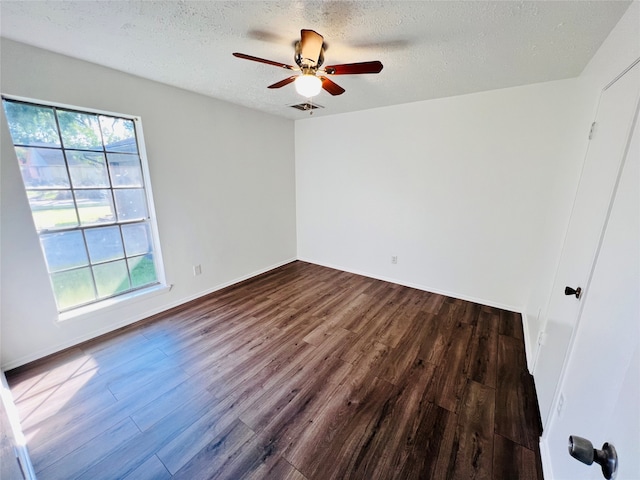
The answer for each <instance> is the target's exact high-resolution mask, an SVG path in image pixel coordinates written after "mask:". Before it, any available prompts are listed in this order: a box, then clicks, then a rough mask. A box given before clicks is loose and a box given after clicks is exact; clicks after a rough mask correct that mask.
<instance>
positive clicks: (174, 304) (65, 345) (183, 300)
mask: <svg viewBox="0 0 640 480" xmlns="http://www.w3.org/2000/svg"><path fill="white" fill-rule="evenodd" d="M295 260H296V259H295V258H290V259H287V260H284V261H282V262H278V263H276V264H274V265H270V266H268V267H265V268H262V269H260V270H256V271H254V272H251V273H248V274H246V275H242V276H241V277H237V278H235V279H233V280H230V281H228V282H225V283H221V284H219V285H216V286H215V287H212V288H209V289H207V290H203V291H201V292H199V293H196V294H194V295H190V296H188V297H185V298H181V299H180V300H177V301H174V302H171V303H168V304H165V305H161V306H159V307H155V308H152V309H150V310H147V311H146V312H143V313H140V314H138V315H136V316H134V317H131V318H128V319H126V320H124V321H122V322H119V323H115V324H112V325H109V326H108V327H106V328H101V329H98V330H94V331H93V332H90V333H87V334H85V335H81V336H79V337H76V338H73V339H71V340H68V341H66V342H62V343H59V344H57V345H55V346H52V347H48V348H45V349H42V350H39V351H37V352H34V353H30V354H29V355H24V356H22V357H20V358H18V359H15V360H12V361H10V362H7V363H6V364H4V365H2V369H3V370H11V369H12V368H16V367H20V366H22V365H25V364H27V363H30V362H33V361H35V360H38V359H40V358H43V357H46V356H47V355H52V354H54V353H57V352H59V351H61V350H64V349H65V348H70V347H73V346H74V345H78V344H80V343H82V342H86V341H87V340H91V339H92V338H96V337H99V336H100V335H104V334H106V333H109V332H112V331H114V330H117V329H119V328H122V327H126V326H127V325H131V324H133V323H136V322H139V321H140V320H144V319H145V318H149V317H151V316H153V315H157V314H158V313H162V312H165V311H167V310H170V309H172V308H175V307H178V306H180V305H183V304H185V303H188V302H191V301H193V300H196V299H198V298H200V297H204V296H205V295H209V294H210V293H213V292H217V291H218V290H222V289H223V288H227V287H230V286H231V285H235V284H236V283H240V282H243V281H245V280H248V279H249V278H253V277H256V276H258V275H261V274H263V273H266V272H268V271H270V270H273V269H275V268H278V267H281V266H283V265H286V264H287V263H291V262H294V261H295Z"/></svg>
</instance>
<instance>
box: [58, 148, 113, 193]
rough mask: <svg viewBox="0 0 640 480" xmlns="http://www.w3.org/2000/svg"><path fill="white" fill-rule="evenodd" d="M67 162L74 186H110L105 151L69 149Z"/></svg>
mask: <svg viewBox="0 0 640 480" xmlns="http://www.w3.org/2000/svg"><path fill="white" fill-rule="evenodd" d="M67 162H69V173H70V174H71V182H72V183H73V188H82V187H107V188H108V187H109V186H110V185H109V175H108V174H107V165H106V163H105V161H104V154H103V153H97V152H77V151H67Z"/></svg>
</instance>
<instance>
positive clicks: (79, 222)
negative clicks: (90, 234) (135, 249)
mask: <svg viewBox="0 0 640 480" xmlns="http://www.w3.org/2000/svg"><path fill="white" fill-rule="evenodd" d="M2 101H3V102H7V103H20V104H24V105H29V106H34V107H41V108H50V109H51V110H52V111H53V115H54V120H55V125H56V130H57V131H56V133H57V135H58V139H59V141H60V146H59V147H58V146H48V145H47V146H39V145H31V144H23V143H14V144H13V145H14V149H15V148H16V147H26V148H42V149H49V150H58V151H61V153H62V156H63V158H64V165H65V169H66V173H67V178H68V180H69V188H60V187H54V188H51V187H50V188H46V187H44V188H28V187H27V186H26V184H24V178H23V184H24V185H23V186H24V188H25V191H27V192H29V191H35V192H43V191H70V192H71V195H72V198H73V206H74V210H75V214H76V219H77V225H76V226H73V227H61V228H51V229H38V228H37V226H36V230H37V233H38V237H40V236H41V235H42V234H47V233H59V232H65V231H81V233H82V240H83V243H84V248H85V253H86V255H87V260H88V263H87V264H86V265H82V266H79V267H72V268H68V269H63V270H56V271H55V272H51V271H49V265H48V264H47V271H48V274H49V279H50V281H51V283H52V288H53V279H52V277H53V275H55V274H60V273H65V272H69V271H74V270H81V269H86V268H89V271H90V272H91V279H92V285H91V286H92V288H93V292H94V297H95V298H94V300H91V301H89V302H83V303H78V304H75V305H73V306H71V307H67V308H60V307H58V311H59V312H60V313H62V312H66V311H70V310H74V309H76V308H80V307H84V306H87V305H92V304H95V303H98V302H101V301H104V300H108V299H110V298H114V297H118V296H121V295H124V294H127V293H130V292H134V291H137V290H142V289H145V288H148V287H151V286H154V285H159V284H160V280H159V278H158V264H157V261H158V256H157V255H156V245H155V239H154V237H153V234H152V235H151V238H150V239H149V242H150V245H151V249H150V251H148V252H146V253H142V254H136V255H131V256H128V255H127V252H126V247H125V243H124V235H123V233H122V228H121V226H122V225H126V224H136V223H139V224H146V225H147V229H148V231H149V232H150V233H152V232H153V230H154V229H153V228H152V225H151V217H150V203H149V199H148V192H147V182H146V176H145V168H143V165H142V158H141V156H140V145H139V141H138V131H137V125H136V122H135V121H134V120H133V119H132V118H127V117H122V116H116V115H110V114H106V113H95V112H88V111H83V110H79V109H73V108H68V107H58V106H56V105H46V104H40V103H36V102H29V101H24V100H14V99H10V98H4V97H3V98H2ZM58 110H61V111H66V112H75V113H80V114H84V115H93V116H94V117H95V118H96V119H97V122H98V130H99V132H100V141H101V144H102V150H92V149H88V148H87V149H82V148H77V147H71V148H65V146H64V140H63V138H62V129H61V128H60V121H59V118H58ZM100 117H108V118H115V119H117V120H125V121H130V122H131V123H132V126H133V141H134V142H135V146H136V151H135V152H122V151H118V150H108V149H107V146H106V145H105V141H104V133H103V129H102V125H101V124H100V120H99V118H100ZM67 151H76V152H91V153H96V152H101V153H102V154H103V155H104V160H105V167H106V170H107V177H108V179H109V187H104V188H103V187H100V188H96V187H78V188H76V187H74V186H73V183H74V182H73V180H72V176H71V171H70V166H69V161H68V158H67ZM108 153H112V154H121V155H131V156H132V157H136V158H137V159H138V162H139V166H140V176H141V179H142V181H141V186H140V187H131V186H114V184H113V180H112V175H111V168H109V167H110V162H109V157H108V156H107V154H108ZM21 175H22V173H21ZM133 188H136V189H139V190H142V191H143V193H144V195H143V200H144V206H145V210H146V217H145V218H142V219H139V218H137V219H132V220H119V215H118V211H117V207H116V201H115V195H114V190H125V189H129V190H131V189H133ZM105 189H108V190H109V194H110V196H111V202H112V205H113V212H114V218H115V220H114V221H109V222H104V223H99V224H91V225H84V226H83V225H82V220H81V217H80V212H79V210H78V201H77V198H76V194H75V191H76V190H84V191H86V190H105ZM29 207H30V209H31V204H30V205H29ZM31 212H32V216H33V210H32V209H31ZM34 220H35V219H34ZM34 223H35V222H34ZM114 225H116V226H118V231H119V234H120V240H121V242H122V246H123V254H124V256H123V257H122V258H120V259H117V260H108V261H103V262H92V260H91V255H90V253H89V247H88V245H87V239H86V236H85V233H84V232H85V230H88V229H92V228H101V227H106V226H114ZM40 247H41V249H43V253H45V252H44V246H43V245H42V242H40ZM148 255H151V256H152V258H153V267H154V271H155V274H156V280H155V282H151V283H147V284H144V285H140V286H137V287H134V286H133V284H134V282H133V277H132V274H131V262H130V260H132V259H135V258H139V257H146V256H148ZM45 257H46V254H45ZM122 260H124V261H125V264H126V267H127V278H128V280H129V289H127V290H124V291H122V292H117V293H115V294H113V295H109V296H105V297H100V296H99V294H98V287H97V281H96V277H95V274H94V271H93V267H94V265H96V266H97V265H104V264H106V263H112V262H115V261H122ZM54 290H55V289H54ZM56 302H58V299H57V298H56Z"/></svg>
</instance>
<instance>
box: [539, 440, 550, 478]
mask: <svg viewBox="0 0 640 480" xmlns="http://www.w3.org/2000/svg"><path fill="white" fill-rule="evenodd" d="M540 460H541V461H542V475H543V477H544V478H545V480H553V470H552V469H551V457H550V455H549V446H548V445H547V440H546V439H545V438H544V437H542V438H541V439H540Z"/></svg>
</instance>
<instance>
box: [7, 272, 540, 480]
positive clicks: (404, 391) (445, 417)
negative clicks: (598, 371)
mask: <svg viewBox="0 0 640 480" xmlns="http://www.w3.org/2000/svg"><path fill="white" fill-rule="evenodd" d="M7 376H8V379H9V382H10V385H11V387H12V389H13V390H14V391H15V392H16V393H17V396H16V398H17V407H18V411H19V413H20V415H21V417H22V421H23V428H24V431H25V436H26V438H27V440H28V445H29V450H30V452H31V455H32V460H33V463H34V465H35V467H36V470H37V471H38V472H40V475H39V478H43V479H45V480H46V479H47V478H65V479H77V478H79V479H91V480H96V479H113V478H125V479H131V480H133V479H145V478H154V479H156V478H157V479H162V478H184V479H189V480H192V479H206V478H215V479H233V480H237V479H240V478H242V479H263V478H274V479H277V480H282V479H285V480H287V479H288V480H327V479H345V478H349V479H362V480H371V479H381V480H382V479H384V480H387V479H401V480H406V479H425V478H432V479H454V480H455V479H457V478H492V479H498V478H500V479H507V478H525V479H528V478H536V479H541V478H542V470H541V468H540V457H539V450H538V437H539V435H540V425H539V417H538V413H537V403H536V400H535V387H534V385H533V381H532V378H531V376H530V375H529V373H528V372H527V369H526V360H525V354H524V343H523V340H522V325H521V318H520V316H519V315H518V314H516V313H514V312H505V311H502V310H500V309H497V308H493V307H488V306H482V305H479V304H475V303H471V302H466V301H463V300H460V299H455V298H450V297H445V296H442V295H437V294H432V293H428V292H422V291H419V290H416V289H412V288H407V287H403V286H400V285H395V284H391V283H388V282H384V281H381V280H376V279H371V278H366V277H362V276H358V275H355V274H352V273H347V272H341V271H339V270H335V269H330V268H325V267H320V266H317V265H312V264H309V263H305V262H292V263H289V264H287V265H284V266H282V267H279V268H277V269H274V270H272V271H270V272H266V273H264V274H261V275H259V276H257V277H254V278H251V279H249V280H246V281H244V282H241V283H239V284H237V285H233V286H230V287H227V288H224V289H222V290H220V291H217V292H214V293H211V294H208V295H206V296H204V297H202V298H200V299H198V300H195V301H193V302H189V303H187V304H184V305H180V306H178V307H176V308H173V309H171V310H168V311H166V312H162V313H159V314H157V315H154V316H152V317H149V318H148V319H145V320H142V321H141V322H139V323H137V324H133V325H129V326H126V327H123V328H121V329H118V330H117V331H114V332H111V333H109V334H107V335H105V336H103V337H99V338H96V339H93V340H91V341H89V342H86V343H84V344H81V345H78V346H76V347H73V348H71V349H68V350H66V351H63V352H60V353H58V354H55V355H52V356H51V357H49V358H46V359H42V360H39V361H37V362H34V363H33V364H32V365H27V366H24V367H20V368H18V369H16V370H15V371H12V372H8V375H7ZM532 475H534V476H532Z"/></svg>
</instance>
